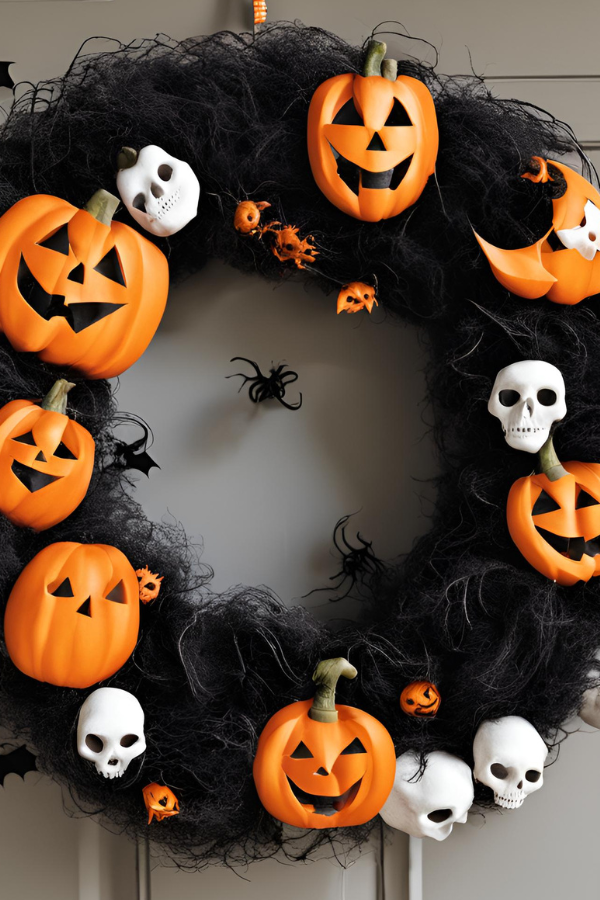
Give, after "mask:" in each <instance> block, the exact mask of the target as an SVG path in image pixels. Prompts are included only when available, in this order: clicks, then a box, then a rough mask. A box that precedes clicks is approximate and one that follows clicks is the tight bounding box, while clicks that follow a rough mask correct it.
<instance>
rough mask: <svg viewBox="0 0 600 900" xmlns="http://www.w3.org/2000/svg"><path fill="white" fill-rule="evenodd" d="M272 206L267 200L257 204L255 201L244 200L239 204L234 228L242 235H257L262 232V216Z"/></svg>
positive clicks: (234, 218)
mask: <svg viewBox="0 0 600 900" xmlns="http://www.w3.org/2000/svg"><path fill="white" fill-rule="evenodd" d="M270 205H271V204H270V203H267V201H266V200H260V201H259V202H257V203H255V202H254V201H253V200H242V202H241V203H238V205H237V207H236V210H235V215H234V217H233V227H234V228H235V230H236V231H238V232H239V233H240V234H256V232H257V231H260V230H261V229H260V228H259V226H260V214H261V212H262V211H263V209H267V208H268V207H269V206H270Z"/></svg>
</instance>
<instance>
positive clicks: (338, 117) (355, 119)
mask: <svg viewBox="0 0 600 900" xmlns="http://www.w3.org/2000/svg"><path fill="white" fill-rule="evenodd" d="M332 124H333V125H364V124H365V123H364V122H363V120H362V118H361V116H360V113H359V112H358V110H357V108H356V107H355V105H354V101H353V100H348V102H347V103H344V105H343V106H342V108H341V109H338V111H337V113H336V114H335V118H334V120H333V122H332Z"/></svg>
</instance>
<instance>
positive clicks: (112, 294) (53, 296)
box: [0, 191, 169, 378]
mask: <svg viewBox="0 0 600 900" xmlns="http://www.w3.org/2000/svg"><path fill="white" fill-rule="evenodd" d="M118 202H119V201H118V200H117V199H116V197H113V196H112V194H109V193H107V191H97V192H96V194H94V196H93V197H92V199H91V200H90V201H89V203H88V204H87V206H86V208H85V209H77V207H75V206H71V204H70V203H67V202H66V201H65V200H61V199H59V198H58V197H51V196H48V195H46V194H34V195H33V196H31V197H25V198H24V199H23V200H19V202H18V203H15V205H14V206H12V207H11V208H10V209H9V210H8V212H6V213H5V214H4V215H3V216H2V217H1V218H0V329H1V330H2V331H3V332H4V333H5V334H6V336H7V338H8V340H9V341H10V343H11V344H12V346H13V347H14V348H15V350H18V351H20V352H32V353H37V354H38V355H39V356H40V358H41V359H43V360H44V361H45V362H49V363H54V364H55V365H59V366H71V367H73V368H74V369H78V370H79V371H81V372H84V373H85V374H86V375H87V377H88V378H112V377H113V376H115V375H119V374H120V373H121V372H124V371H125V369H127V368H129V366H132V365H133V363H134V362H135V361H136V360H137V359H139V357H140V356H141V355H142V353H143V352H144V350H145V349H146V347H147V346H148V344H149V343H150V341H151V340H152V338H153V336H154V333H155V331H156V329H157V328H158V325H159V323H160V320H161V318H162V314H163V312H164V309H165V304H166V301H167V292H168V288H169V270H168V265H167V260H166V258H165V256H164V255H163V254H162V253H161V252H160V250H159V249H158V247H155V246H154V244H152V243H150V241H148V240H147V239H146V238H145V237H142V235H141V234H139V233H138V232H137V231H134V230H133V228H130V227H129V226H128V225H124V224H123V223H122V222H112V216H113V214H114V212H115V210H116V208H117V205H118Z"/></svg>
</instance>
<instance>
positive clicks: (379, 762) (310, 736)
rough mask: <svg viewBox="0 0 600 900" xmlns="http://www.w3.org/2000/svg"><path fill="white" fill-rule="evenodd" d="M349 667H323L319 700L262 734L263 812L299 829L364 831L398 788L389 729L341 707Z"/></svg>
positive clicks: (257, 764) (299, 706)
mask: <svg viewBox="0 0 600 900" xmlns="http://www.w3.org/2000/svg"><path fill="white" fill-rule="evenodd" d="M356 674H357V673H356V669H355V668H354V666H351V665H350V663H349V662H348V661H347V660H345V659H328V660H325V661H323V662H320V663H319V665H318V666H317V668H316V670H315V673H314V675H313V680H314V681H315V682H316V684H317V692H316V695H315V698H314V700H303V701H300V702H298V703H292V704H290V705H289V706H286V707H284V708H283V709H280V710H279V712H277V713H275V715H274V716H273V717H272V718H271V719H270V720H269V722H268V723H267V725H266V727H265V729H264V731H263V732H262V734H261V736H260V739H259V742H258V749H257V751H256V758H255V760H254V770H253V772H254V781H255V784H256V789H257V791H258V795H259V797H260V799H261V802H262V804H263V806H264V807H265V808H266V809H267V811H268V812H270V813H271V815H272V816H274V817H275V818H276V819H279V820H280V821H282V822H287V824H288V825H295V826H297V827H298V828H336V827H339V826H343V825H360V824H362V823H363V822H367V821H368V820H369V819H372V818H373V816H375V815H377V813H378V812H379V810H380V809H381V807H382V806H383V804H384V803H385V801H386V799H387V797H388V794H389V793H390V791H391V789H392V786H393V783H394V773H395V764H396V761H395V754H394V744H393V742H392V739H391V737H390V736H389V734H388V732H387V731H386V729H385V728H384V727H383V725H382V724H381V722H378V721H377V719H374V718H373V716H370V715H368V713H365V712H363V711H362V710H360V709H355V708H354V707H352V706H338V705H336V703H335V689H336V684H337V681H338V679H339V677H340V676H341V675H343V676H344V677H345V678H355V677H356Z"/></svg>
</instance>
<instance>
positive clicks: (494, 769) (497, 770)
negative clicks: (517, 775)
mask: <svg viewBox="0 0 600 900" xmlns="http://www.w3.org/2000/svg"><path fill="white" fill-rule="evenodd" d="M490 772H491V773H492V775H493V776H494V778H500V779H501V780H504V779H505V778H508V769H505V768H504V766H503V765H502V764H501V763H493V764H492V765H491V766H490Z"/></svg>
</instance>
